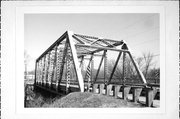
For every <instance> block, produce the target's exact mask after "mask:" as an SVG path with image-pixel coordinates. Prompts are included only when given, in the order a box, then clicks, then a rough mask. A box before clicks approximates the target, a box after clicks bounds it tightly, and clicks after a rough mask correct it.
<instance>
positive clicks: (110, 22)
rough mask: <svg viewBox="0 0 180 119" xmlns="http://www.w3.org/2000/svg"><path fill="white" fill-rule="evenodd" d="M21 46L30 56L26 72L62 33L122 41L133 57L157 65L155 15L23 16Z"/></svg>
mask: <svg viewBox="0 0 180 119" xmlns="http://www.w3.org/2000/svg"><path fill="white" fill-rule="evenodd" d="M24 20H25V21H24V28H25V31H24V32H25V34H24V36H25V37H24V41H25V42H24V43H25V44H24V45H25V50H26V51H27V53H28V54H29V55H30V57H31V61H30V63H29V65H28V70H32V69H34V66H35V62H34V61H35V59H36V58H38V57H39V56H40V55H41V54H42V53H43V52H44V51H45V50H46V49H47V48H48V47H49V46H50V45H51V44H52V43H53V42H55V41H56V40H57V39H58V38H59V37H60V36H61V35H62V34H63V33H64V32H65V31H67V30H71V31H73V32H74V33H78V34H84V35H90V36H91V35H92V36H98V37H103V38H109V39H115V40H125V41H126V42H127V43H128V45H129V47H130V48H131V50H132V52H133V55H134V56H135V57H142V53H147V52H151V53H153V54H154V62H156V65H157V66H159V54H160V52H159V50H160V47H159V45H160V43H159V39H160V34H159V29H160V28H159V14H151V13H148V14H140V13H138V14H135V13H133V14H130V13H118V14H112V13H111V14H99V13H98V14H26V15H25V16H24Z"/></svg>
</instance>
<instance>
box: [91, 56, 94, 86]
mask: <svg viewBox="0 0 180 119" xmlns="http://www.w3.org/2000/svg"><path fill="white" fill-rule="evenodd" d="M93 70H94V60H93V59H92V60H91V83H92V82H93Z"/></svg>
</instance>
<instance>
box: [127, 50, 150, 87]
mask: <svg viewBox="0 0 180 119" xmlns="http://www.w3.org/2000/svg"><path fill="white" fill-rule="evenodd" d="M128 54H129V57H130V59H131V61H132V63H133V65H134V67H135V69H136V71H137V73H138V75H139V76H140V79H141V81H142V82H143V83H144V84H147V82H146V79H145V78H144V75H143V73H142V72H141V70H140V69H139V67H138V65H137V63H136V61H135V60H134V59H133V57H132V55H131V53H130V52H128Z"/></svg>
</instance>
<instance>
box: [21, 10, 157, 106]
mask: <svg viewBox="0 0 180 119" xmlns="http://www.w3.org/2000/svg"><path fill="white" fill-rule="evenodd" d="M24 21H25V22H24V27H25V28H24V30H25V32H24V33H25V35H24V41H25V42H24V46H25V47H24V58H25V59H24V61H25V64H24V66H25V72H24V77H25V107H77V108H79V107H84V108H86V107H93V108H95V107H99V108H104V107H119V108H120V107H139V108H143V107H155V108H158V107H159V106H160V103H159V101H160V90H159V88H160V58H159V57H160V32H159V30H160V26H159V14H158V13H146V14H145V13H112V14H110V13H103V14H100V13H96V14H92V13H89V14H88V13H87V14H84V13H82V14H25V16H24ZM58 37H59V38H58ZM32 86H33V87H32ZM31 87H32V88H31ZM32 89H33V90H32Z"/></svg>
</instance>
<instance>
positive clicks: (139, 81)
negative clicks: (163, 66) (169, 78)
mask: <svg viewBox="0 0 180 119" xmlns="http://www.w3.org/2000/svg"><path fill="white" fill-rule="evenodd" d="M108 52H110V53H112V52H116V53H117V54H118V55H117V57H115V58H113V59H115V61H114V63H113V64H112V65H109V63H108V61H109V60H108V55H107V54H108ZM131 53H132V52H131V51H130V48H129V46H128V45H127V44H126V42H125V41H123V40H121V41H117V40H111V39H105V38H99V37H94V36H86V35H80V34H75V33H73V32H71V31H66V32H65V33H64V34H63V35H62V36H61V37H60V38H59V39H58V40H56V41H55V42H54V43H53V44H52V45H51V46H50V47H49V48H48V49H47V50H46V51H45V52H44V53H43V54H42V55H40V56H39V58H37V60H36V64H35V82H34V87H35V89H36V88H41V89H44V90H46V91H50V92H53V93H56V94H68V93H70V92H74V91H81V92H84V91H91V92H94V93H100V94H103V91H105V94H107V95H110V92H112V93H113V96H115V97H116V98H117V97H118V93H119V92H120V91H122V96H123V98H124V99H127V98H128V96H127V95H128V93H129V92H130V90H132V91H131V92H132V94H133V101H135V102H136V101H137V100H138V98H139V96H140V93H141V92H142V90H144V91H145V97H146V106H152V103H153V99H154V97H155V95H156V94H157V92H158V89H159V85H158V84H152V83H148V82H147V81H146V79H145V77H144V75H143V73H142V72H141V70H140V69H139V67H138V64H137V63H136V61H135V60H134V59H133V57H132V54H131ZM96 57H98V58H99V59H100V62H99V63H97V61H96V60H95V58H96ZM111 58H112V55H111ZM128 62H130V63H131V66H132V67H134V68H133V69H129V68H127V64H128ZM95 64H96V65H97V64H98V68H97V69H95V68H94V65H95ZM109 66H111V69H109ZM119 66H120V67H121V68H120V71H119V72H117V71H116V70H118V68H119ZM132 70H133V71H135V74H133V76H131V75H132V74H130V73H127V72H128V71H132ZM117 73H120V74H121V75H120V77H119V78H117V77H115V74H117ZM99 75H100V76H99ZM97 90H98V91H97Z"/></svg>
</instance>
